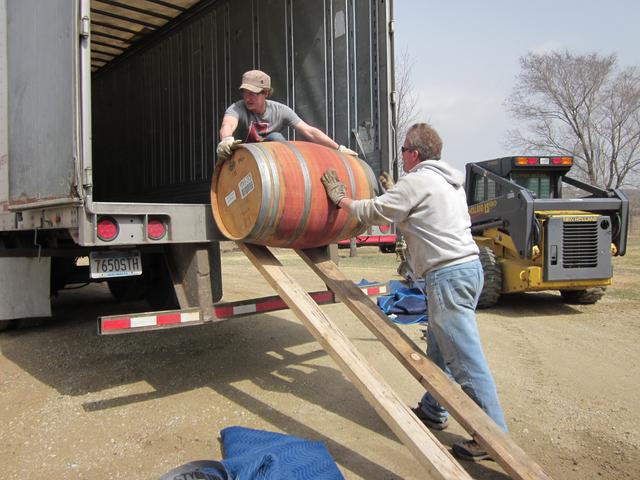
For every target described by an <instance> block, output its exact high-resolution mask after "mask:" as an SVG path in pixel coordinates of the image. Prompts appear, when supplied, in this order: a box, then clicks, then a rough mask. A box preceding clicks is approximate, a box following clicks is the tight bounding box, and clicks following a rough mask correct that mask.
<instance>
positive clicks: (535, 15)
mask: <svg viewBox="0 0 640 480" xmlns="http://www.w3.org/2000/svg"><path fill="white" fill-rule="evenodd" d="M394 19H395V50H396V56H397V55H398V54H399V53H401V52H403V51H405V49H406V50H407V52H408V54H409V57H410V58H411V59H412V60H413V66H412V83H413V88H414V92H415V94H416V96H417V98H418V108H419V110H420V116H419V117H418V118H419V120H420V121H426V122H429V123H431V125H432V126H433V127H434V128H435V129H436V130H437V131H438V133H439V134H440V136H441V137H442V140H443V143H444V148H443V156H442V159H443V160H446V161H448V162H449V163H451V164H452V165H454V166H456V167H458V168H461V169H462V168H464V165H465V164H466V163H467V162H471V161H481V160H488V159H491V158H497V157H502V156H507V155H510V154H517V153H519V152H514V151H511V150H510V149H509V148H508V147H507V146H506V145H505V140H506V136H507V131H508V130H509V129H511V128H513V127H514V125H515V124H514V121H513V120H512V119H511V118H509V116H508V113H507V111H506V109H505V107H504V102H505V100H506V99H507V97H508V96H509V94H510V93H511V91H512V89H513V87H514V85H515V79H516V76H517V75H518V73H519V71H520V66H519V58H520V57H523V56H525V55H526V54H527V53H528V52H534V53H544V52H549V51H560V52H564V51H565V50H568V51H569V52H571V53H573V54H586V53H592V52H597V53H599V54H603V55H608V54H612V53H615V54H616V55H617V57H618V64H619V65H620V66H621V67H626V66H633V65H635V66H638V67H640V26H639V25H638V24H639V22H640V2H638V1H637V0H635V1H633V0H620V1H617V0H610V1H608V2H605V1H602V0H599V1H595V0H582V1H580V2H578V1H573V0H570V1H565V0H555V1H549V0H537V1H535V2H532V1H528V2H524V1H517V0H512V1H506V0H484V1H480V0H477V1H472V0H459V1H451V2H443V1H439V2H435V1H431V0H394Z"/></svg>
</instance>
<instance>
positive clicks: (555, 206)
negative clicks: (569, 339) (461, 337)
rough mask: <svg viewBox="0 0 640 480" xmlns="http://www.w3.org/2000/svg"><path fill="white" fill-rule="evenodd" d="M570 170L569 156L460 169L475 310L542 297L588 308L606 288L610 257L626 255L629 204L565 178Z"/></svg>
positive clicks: (525, 158)
mask: <svg viewBox="0 0 640 480" xmlns="http://www.w3.org/2000/svg"><path fill="white" fill-rule="evenodd" d="M572 166H573V157H560V156H558V157H553V156H550V157H548V156H513V157H504V158H497V159H494V160H487V161H483V162H475V163H468V164H467V165H466V183H465V188H466V193H467V202H468V205H469V214H470V216H471V223H472V226H471V230H472V233H473V235H474V238H475V240H476V243H477V244H478V246H479V248H480V260H481V262H482V266H483V267H484V271H485V285H484V289H483V291H482V294H481V297H480V301H479V303H478V307H479V308H486V307H490V306H492V305H495V304H496V303H497V302H498V300H499V298H500V296H501V295H502V294H506V293H515V292H531V291H542V290H559V291H560V293H561V294H562V297H563V298H564V299H565V301H566V302H568V303H583V304H590V303H595V302H597V301H598V300H599V299H600V298H601V297H602V296H603V295H604V293H605V289H606V287H607V286H609V285H611V278H612V275H613V268H612V262H611V258H612V256H615V255H624V254H625V250H626V245H627V228H628V224H629V201H628V199H627V198H626V196H625V195H624V193H622V191H620V190H619V189H613V190H603V189H601V188H598V187H594V186H592V185H589V184H586V183H584V182H581V181H579V180H576V179H574V178H571V177H568V176H566V174H567V173H568V172H569V170H570V169H571V167H572ZM564 185H568V186H569V188H565V192H564V195H563V186H564ZM568 193H570V194H571V195H568Z"/></svg>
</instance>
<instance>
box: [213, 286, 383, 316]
mask: <svg viewBox="0 0 640 480" xmlns="http://www.w3.org/2000/svg"><path fill="white" fill-rule="evenodd" d="M360 290H362V291H363V292H364V293H365V294H366V295H381V294H384V293H387V286H386V285H385V284H378V285H376V286H372V287H361V288H360ZM309 295H310V296H311V298H313V299H314V300H315V302H316V303H318V304H325V303H335V302H336V298H335V295H334V294H333V292H331V291H329V290H326V291H322V292H310V293H309ZM287 308H289V307H288V306H287V304H286V303H285V301H284V300H282V299H281V298H280V297H279V296H277V295H276V296H272V297H264V298H258V299H255V300H254V301H253V302H251V303H247V302H237V303H233V302H231V303H225V304H221V305H216V306H214V307H213V313H214V315H215V316H216V318H219V319H222V318H231V317H237V316H240V315H251V314H253V313H265V312H274V311H276V310H285V309H287Z"/></svg>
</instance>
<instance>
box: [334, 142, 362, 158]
mask: <svg viewBox="0 0 640 480" xmlns="http://www.w3.org/2000/svg"><path fill="white" fill-rule="evenodd" d="M338 151H339V152H340V153H345V154H347V155H353V156H354V157H357V156H358V152H354V151H353V150H351V149H350V148H347V147H345V146H344V145H340V146H339V147H338Z"/></svg>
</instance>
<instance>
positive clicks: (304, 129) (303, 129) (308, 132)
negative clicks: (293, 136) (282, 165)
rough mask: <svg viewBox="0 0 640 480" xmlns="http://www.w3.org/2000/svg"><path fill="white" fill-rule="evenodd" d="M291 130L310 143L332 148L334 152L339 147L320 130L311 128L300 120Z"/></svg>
mask: <svg viewBox="0 0 640 480" xmlns="http://www.w3.org/2000/svg"><path fill="white" fill-rule="evenodd" d="M293 128H295V130H296V132H298V133H299V134H300V135H302V136H304V137H305V138H306V139H307V140H309V141H310V142H313V143H317V144H319V145H324V146H325V147H329V148H333V149H335V150H337V149H338V147H339V145H338V144H337V143H336V142H334V141H333V140H331V138H329V137H328V136H327V135H326V134H325V133H324V132H323V131H322V130H320V129H319V128H316V127H312V126H311V125H309V124H308V123H307V122H305V121H304V120H300V121H299V122H298V123H297V124H296V125H295V127H293Z"/></svg>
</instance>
